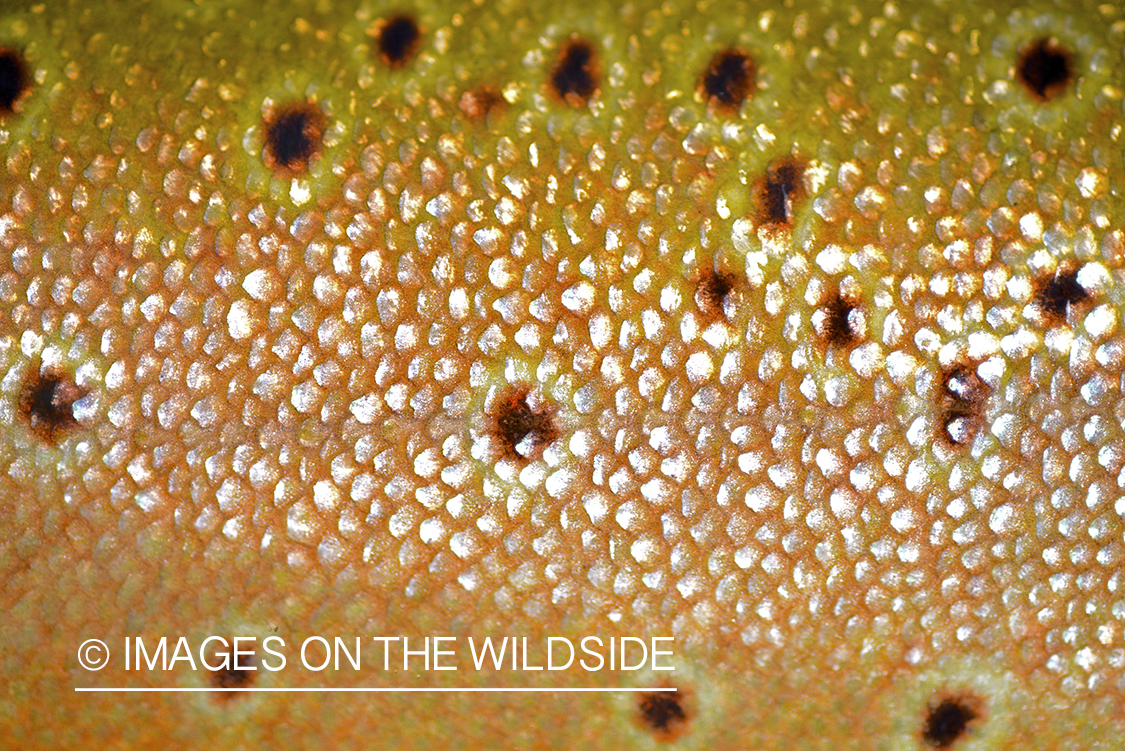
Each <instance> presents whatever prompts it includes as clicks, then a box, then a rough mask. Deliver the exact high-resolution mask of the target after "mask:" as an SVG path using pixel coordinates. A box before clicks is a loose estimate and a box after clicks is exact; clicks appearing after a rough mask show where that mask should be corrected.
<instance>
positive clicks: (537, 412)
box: [491, 386, 559, 461]
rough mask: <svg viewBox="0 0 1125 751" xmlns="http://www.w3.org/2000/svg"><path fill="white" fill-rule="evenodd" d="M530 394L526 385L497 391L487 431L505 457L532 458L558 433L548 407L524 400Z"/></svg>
mask: <svg viewBox="0 0 1125 751" xmlns="http://www.w3.org/2000/svg"><path fill="white" fill-rule="evenodd" d="M530 395H531V389H530V388H528V387H527V386H514V387H511V388H509V389H508V390H507V391H505V392H504V393H503V394H501V395H500V397H499V398H498V399H497V401H496V405H495V406H494V408H493V410H492V415H491V418H492V431H491V432H492V435H493V436H494V437H495V438H496V439H497V441H498V442H499V444H500V446H501V449H502V451H503V454H504V456H506V457H508V458H512V459H517V460H521V461H528V460H530V459H533V458H535V457H537V456H539V455H540V454H542V453H543V449H545V448H546V447H547V446H548V445H549V444H550V443H552V442H553V441H554V440H555V439H556V438H558V436H559V433H558V429H557V428H556V427H555V424H554V420H553V419H552V414H551V412H552V411H551V410H550V409H549V408H548V407H546V406H539V408H538V409H536V408H534V407H533V405H532V404H530V403H529V402H528V397H529V396H530Z"/></svg>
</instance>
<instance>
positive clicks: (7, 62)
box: [0, 48, 31, 115]
mask: <svg viewBox="0 0 1125 751" xmlns="http://www.w3.org/2000/svg"><path fill="white" fill-rule="evenodd" d="M29 88H31V75H30V74H29V73H28V71H27V64H26V63H24V61H23V56H22V55H21V54H20V53H19V52H17V51H15V50H13V49H10V48H0V115H10V114H12V113H13V112H15V111H16V103H17V102H18V101H19V100H20V98H21V97H22V96H23V95H24V94H25V93H26V92H27V90H28V89H29Z"/></svg>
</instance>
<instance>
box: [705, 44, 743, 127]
mask: <svg viewBox="0 0 1125 751" xmlns="http://www.w3.org/2000/svg"><path fill="white" fill-rule="evenodd" d="M754 75H755V67H754V61H753V60H752V59H751V58H750V56H749V55H747V54H746V53H745V52H742V51H741V50H724V51H722V52H720V53H719V54H717V55H715V56H714V57H713V58H711V63H710V65H708V66H707V71H706V72H705V73H704V74H703V80H702V81H701V82H700V87H701V88H702V89H703V93H704V94H706V95H707V98H708V100H709V101H711V102H713V103H714V104H715V105H716V106H717V107H719V108H721V109H724V110H727V111H729V112H737V111H738V108H739V107H741V106H742V103H743V102H744V101H745V100H746V98H747V97H749V96H750V95H751V94H753V93H754Z"/></svg>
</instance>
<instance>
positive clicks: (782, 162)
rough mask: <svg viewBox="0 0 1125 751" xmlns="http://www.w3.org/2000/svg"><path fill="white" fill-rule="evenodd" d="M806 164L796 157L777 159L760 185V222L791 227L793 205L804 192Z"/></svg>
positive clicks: (758, 199)
mask: <svg viewBox="0 0 1125 751" xmlns="http://www.w3.org/2000/svg"><path fill="white" fill-rule="evenodd" d="M804 177H805V165H804V163H802V162H801V161H799V160H798V159H796V158H795V157H784V158H782V159H778V160H775V161H774V162H773V163H771V164H770V166H769V167H768V168H767V169H766V174H765V177H763V178H762V179H761V180H760V181H759V182H758V186H757V191H756V193H757V201H756V204H757V206H758V223H759V224H761V225H766V226H775V227H776V226H788V225H789V223H790V221H791V219H792V215H793V202H794V201H795V200H797V199H798V198H800V197H801V196H802V195H803V193H804V188H805V185H804Z"/></svg>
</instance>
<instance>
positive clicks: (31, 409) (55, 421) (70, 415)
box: [19, 363, 89, 445]
mask: <svg viewBox="0 0 1125 751" xmlns="http://www.w3.org/2000/svg"><path fill="white" fill-rule="evenodd" d="M88 393H89V391H87V390H86V389H84V388H82V387H81V386H79V385H78V384H76V383H75V382H74V380H73V379H72V378H71V377H70V376H69V375H68V374H67V373H64V372H63V371H62V370H60V369H58V368H53V367H52V368H43V367H42V366H41V364H40V363H35V364H33V365H32V367H31V369H30V370H29V371H28V374H27V376H26V377H25V378H24V382H23V388H22V389H21V390H20V395H19V411H20V414H21V415H22V416H23V418H24V420H26V421H27V424H28V425H29V426H30V427H31V431H32V432H33V433H35V435H37V436H39V438H41V439H42V440H44V441H46V442H47V443H49V444H51V445H54V444H55V442H56V441H58V440H59V439H60V438H62V437H63V436H64V435H65V434H66V433H67V432H69V431H71V430H73V429H74V428H76V427H78V420H76V419H75V418H74V403H75V402H76V401H78V400H79V399H81V398H82V397H83V396H85V395H86V394H88Z"/></svg>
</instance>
